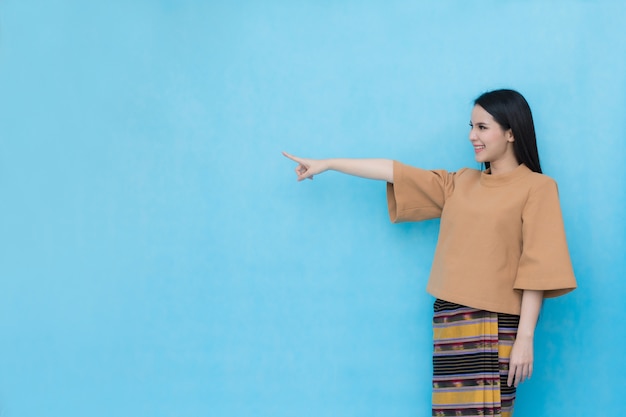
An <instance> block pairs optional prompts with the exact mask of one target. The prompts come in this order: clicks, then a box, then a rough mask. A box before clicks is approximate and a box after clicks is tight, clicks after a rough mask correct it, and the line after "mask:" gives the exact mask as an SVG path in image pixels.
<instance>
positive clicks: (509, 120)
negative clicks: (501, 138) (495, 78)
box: [474, 89, 541, 173]
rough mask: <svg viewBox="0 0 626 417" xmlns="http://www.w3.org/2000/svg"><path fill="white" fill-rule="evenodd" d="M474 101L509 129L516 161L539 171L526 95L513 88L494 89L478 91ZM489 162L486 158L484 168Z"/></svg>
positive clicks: (539, 166) (535, 143) (533, 130)
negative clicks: (478, 94)
mask: <svg viewBox="0 0 626 417" xmlns="http://www.w3.org/2000/svg"><path fill="white" fill-rule="evenodd" d="M474 104H475V105H478V106H480V107H482V108H483V109H485V111H487V113H489V114H490V115H491V116H492V117H493V118H494V119H495V121H496V122H498V124H499V125H500V126H501V127H502V129H504V130H509V129H511V131H512V132H513V137H514V139H515V140H514V141H513V150H514V152H515V157H516V158H517V162H519V163H522V164H524V165H526V166H527V167H528V168H530V169H531V170H532V171H535V172H539V173H541V165H540V164H539V152H538V151H537V137H536V135H535V124H534V123H533V115H532V113H531V111H530V106H529V105H528V102H527V101H526V99H525V98H524V97H523V96H522V95H521V94H520V93H518V92H517V91H514V90H506V89H505V90H494V91H489V92H487V93H484V94H482V95H481V96H480V97H478V98H477V99H476V100H474ZM489 165H490V164H489V162H486V163H485V166H486V167H487V168H489Z"/></svg>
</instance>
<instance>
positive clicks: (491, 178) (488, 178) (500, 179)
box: [480, 164, 532, 187]
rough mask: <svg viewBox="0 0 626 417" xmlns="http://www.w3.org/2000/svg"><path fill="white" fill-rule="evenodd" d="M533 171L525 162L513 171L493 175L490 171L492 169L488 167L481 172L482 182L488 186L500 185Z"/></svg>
mask: <svg viewBox="0 0 626 417" xmlns="http://www.w3.org/2000/svg"><path fill="white" fill-rule="evenodd" d="M531 172H532V171H531V170H530V168H528V167H527V166H526V165H524V164H520V165H519V166H518V167H517V168H515V169H514V170H513V171H509V172H506V173H504V174H498V175H493V174H491V173H490V169H486V170H484V171H482V172H481V173H480V183H481V185H486V186H487V187H499V186H502V185H507V184H510V183H512V182H515V181H517V180H518V179H520V178H523V177H525V176H526V175H528V174H530V173H531Z"/></svg>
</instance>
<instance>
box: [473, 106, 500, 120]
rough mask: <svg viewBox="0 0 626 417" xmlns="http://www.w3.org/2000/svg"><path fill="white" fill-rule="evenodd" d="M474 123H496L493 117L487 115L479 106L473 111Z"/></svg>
mask: <svg viewBox="0 0 626 417" xmlns="http://www.w3.org/2000/svg"><path fill="white" fill-rule="evenodd" d="M472 122H473V123H479V122H482V123H494V122H495V120H494V119H493V116H492V115H491V114H489V113H487V110H485V109H483V108H482V107H481V106H479V105H478V104H477V105H475V106H474V108H473V109H472Z"/></svg>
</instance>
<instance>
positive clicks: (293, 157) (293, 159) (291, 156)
mask: <svg viewBox="0 0 626 417" xmlns="http://www.w3.org/2000/svg"><path fill="white" fill-rule="evenodd" d="M283 155H284V156H286V157H287V158H289V159H291V160H292V161H295V162H297V163H299V164H300V163H302V161H301V160H300V158H298V157H295V156H293V155H290V154H288V153H287V152H285V151H283Z"/></svg>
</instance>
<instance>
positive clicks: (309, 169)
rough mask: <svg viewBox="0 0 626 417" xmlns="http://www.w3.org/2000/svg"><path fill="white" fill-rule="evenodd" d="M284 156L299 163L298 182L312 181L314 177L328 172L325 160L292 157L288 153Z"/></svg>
mask: <svg viewBox="0 0 626 417" xmlns="http://www.w3.org/2000/svg"><path fill="white" fill-rule="evenodd" d="M283 155H285V156H286V157H287V158H289V159H291V160H292V161H294V162H297V163H298V166H297V167H296V174H297V175H298V181H302V180H305V179H307V178H308V179H310V180H312V179H313V176H314V175H317V174H321V173H322V172H324V171H326V170H328V164H327V161H326V160H324V159H307V158H299V157H297V156H293V155H290V154H288V153H287V152H283Z"/></svg>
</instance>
